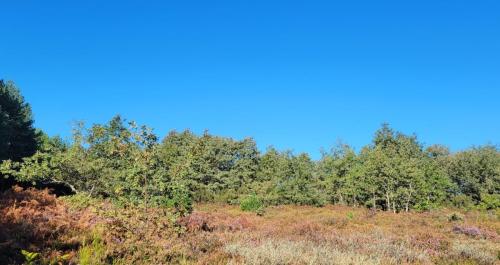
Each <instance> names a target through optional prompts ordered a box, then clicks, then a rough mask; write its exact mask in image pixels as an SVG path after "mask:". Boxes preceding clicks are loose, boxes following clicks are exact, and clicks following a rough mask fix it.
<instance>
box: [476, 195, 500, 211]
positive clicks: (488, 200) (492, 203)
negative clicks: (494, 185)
mask: <svg viewBox="0 0 500 265" xmlns="http://www.w3.org/2000/svg"><path fill="white" fill-rule="evenodd" d="M479 207H480V208H481V209H484V210H495V209H498V208H500V194H487V193H484V194H481V204H479Z"/></svg>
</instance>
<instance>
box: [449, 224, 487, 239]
mask: <svg viewBox="0 0 500 265" xmlns="http://www.w3.org/2000/svg"><path fill="white" fill-rule="evenodd" d="M453 232H455V233H457V234H463V235H466V236H470V237H481V236H482V233H481V230H480V229H479V228H477V227H475V226H455V227H453Z"/></svg>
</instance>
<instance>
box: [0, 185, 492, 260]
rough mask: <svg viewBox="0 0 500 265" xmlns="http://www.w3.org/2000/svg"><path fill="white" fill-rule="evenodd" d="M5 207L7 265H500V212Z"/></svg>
mask: <svg viewBox="0 0 500 265" xmlns="http://www.w3.org/2000/svg"><path fill="white" fill-rule="evenodd" d="M0 200H1V202H2V204H0V212H1V214H2V215H0V223H1V225H2V228H4V229H2V230H1V231H0V255H1V257H3V258H4V259H3V262H4V263H5V264H22V263H23V262H24V261H25V260H24V257H23V256H22V255H21V252H20V251H21V250H25V251H29V252H33V253H40V257H41V258H40V260H38V261H37V262H38V264H50V262H51V261H57V262H58V263H59V264H297V265H298V264H484V265H486V264H499V263H500V260H499V250H500V237H499V236H498V234H499V233H500V222H499V216H498V212H489V213H487V212H478V211H470V212H464V211H457V210H446V209H443V210H438V211H431V212H424V213H416V212H410V213H400V214H393V213H388V212H375V211H370V210H367V209H364V208H354V207H346V206H332V205H328V206H325V207H321V208H317V207H308V206H276V207H269V208H267V209H266V211H265V213H264V214H263V215H262V216H261V215H258V214H256V213H254V212H248V211H243V210H241V209H240V207H239V206H230V205H225V204H199V205H195V210H194V212H193V213H192V214H191V215H189V216H186V217H183V218H178V217H177V216H176V215H175V214H172V213H171V212H169V211H168V210H165V209H145V208H141V207H125V208H124V207H120V206H116V205H114V204H112V203H110V202H107V201H102V200H95V199H92V200H90V199H88V197H86V196H84V195H77V196H75V197H70V198H65V199H58V198H55V197H53V196H51V195H48V194H47V193H46V192H40V191H32V190H30V191H26V190H15V191H9V192H7V193H4V194H3V195H2V196H1V197H0ZM450 216H455V217H456V216H459V217H460V218H455V217H452V218H450ZM47 220H49V221H47ZM63 257H64V258H63ZM58 263H55V264H58ZM2 264H3V263H2Z"/></svg>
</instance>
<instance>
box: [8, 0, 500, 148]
mask: <svg viewBox="0 0 500 265" xmlns="http://www.w3.org/2000/svg"><path fill="white" fill-rule="evenodd" d="M104 2H106V3H104ZM1 12H2V15H1V16H0V32H1V35H2V37H1V41H0V60H1V61H0V78H3V79H9V80H14V81H15V82H16V83H17V84H18V86H19V87H20V88H21V90H22V92H23V94H24V95H25V98H26V99H27V101H29V102H30V103H31V104H32V107H33V111H34V113H35V119H36V126H37V127H40V128H42V129H43V130H45V131H46V132H48V133H49V134H51V135H55V134H61V135H63V136H67V135H69V133H70V129H71V124H72V121H75V120H84V121H86V122H88V123H94V122H104V121H106V120H108V119H110V118H111V117H112V116H113V115H114V114H117V113H120V114H122V115H123V116H124V117H126V118H128V119H132V120H136V121H137V122H139V123H141V124H147V125H149V126H151V127H153V128H155V131H156V132H157V133H158V134H160V135H165V134H166V133H167V132H168V131H169V130H171V129H177V130H182V129H185V128H190V129H192V130H193V131H195V132H197V133H201V132H202V131H203V130H204V129H209V130H210V132H212V133H214V134H217V135H223V136H230V137H234V138H237V139H240V138H243V137H245V136H252V137H254V138H255V139H256V141H257V142H258V144H259V146H260V147H261V148H263V149H264V148H265V147H266V146H268V145H274V146H276V147H277V148H279V149H293V150H295V151H296V152H302V151H306V152H309V153H311V154H312V155H313V157H315V158H318V157H319V149H320V148H321V147H325V148H329V147H330V146H332V145H333V144H335V143H336V141H337V140H338V139H342V140H343V141H345V142H347V143H349V144H352V145H353V146H355V147H356V148H357V149H359V148H360V147H361V146H363V145H365V144H367V143H369V142H370V140H371V137H372V135H373V132H374V131H375V130H376V129H377V128H378V127H379V126H380V124H381V123H382V122H389V123H390V124H391V125H392V126H393V127H395V128H396V129H398V130H401V131H403V132H405V133H413V132H414V133H416V134H417V135H418V136H419V138H420V139H421V140H422V141H423V142H424V143H426V144H432V143H443V144H446V145H448V146H450V147H451V148H452V149H453V150H458V149H462V148H466V147H469V146H471V145H479V144H484V143H488V142H490V143H493V144H498V143H500V1H498V0H490V1H488V0H485V1H461V0H449V1H439V0H425V1H372V0H366V1H270V0H266V1H234V0H233V1H157V2H153V1H115V2H113V1H3V2H2V4H1Z"/></svg>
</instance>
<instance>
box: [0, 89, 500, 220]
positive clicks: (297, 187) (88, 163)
mask: <svg viewBox="0 0 500 265" xmlns="http://www.w3.org/2000/svg"><path fill="white" fill-rule="evenodd" d="M0 147H1V148H0V160H1V161H2V162H1V164H0V174H1V175H3V178H2V181H5V179H6V178H10V179H15V180H16V181H23V182H32V183H36V182H41V181H47V180H53V181H61V182H65V183H68V184H70V185H72V186H73V187H74V188H75V189H76V190H77V191H78V192H85V193H87V194H89V196H94V197H102V198H110V199H112V200H114V201H116V202H118V203H123V204H127V203H134V204H144V203H147V204H153V205H158V206H161V205H165V206H171V207H175V208H176V209H177V210H179V211H189V210H190V208H191V202H193V201H194V202H225V203H238V202H239V201H241V200H242V199H244V198H246V197H248V196H254V197H258V198H259V199H260V200H262V202H264V204H266V205H280V204H299V205H316V206H322V205H325V204H327V203H334V204H345V205H353V206H364V207H369V208H374V209H383V210H386V211H393V212H401V211H410V210H429V209H433V208H437V207H447V206H453V207H461V208H482V209H488V210H489V209H498V208H499V207H500V195H499V194H500V151H499V148H498V147H497V146H494V145H483V146H478V147H472V148H469V149H467V150H463V151H459V152H454V153H452V152H450V151H449V149H448V148H447V147H445V146H442V145H431V146H424V145H423V144H422V143H421V142H420V141H419V140H418V138H417V136H415V135H406V134H403V133H401V132H398V131H396V130H394V129H392V128H391V127H390V126H389V125H388V124H383V125H382V126H381V128H380V129H379V130H377V131H376V132H375V134H374V136H373V139H372V142H371V143H370V144H368V145H366V146H364V147H363V148H362V149H361V150H360V151H355V150H354V149H353V148H352V147H351V146H349V145H347V144H344V143H340V144H338V145H337V146H335V147H334V148H332V149H331V150H330V151H328V152H323V154H322V158H321V159H320V160H318V161H315V160H313V159H311V157H310V156H309V155H308V154H307V153H301V154H295V153H293V152H291V151H280V150H277V149H275V148H272V147H270V148H268V149H267V150H266V151H265V152H260V151H259V149H258V148H257V145H256V143H255V141H254V140H253V139H252V138H246V139H243V140H234V139H232V138H227V137H220V136H215V135H212V134H210V133H208V132H204V133H203V134H202V135H197V134H194V133H193V132H191V131H189V130H186V131H182V132H176V131H172V132H170V133H169V134H168V135H167V136H166V137H164V138H163V139H160V138H159V137H158V136H157V135H156V134H154V133H153V131H152V130H151V129H150V128H148V127H146V126H139V125H137V124H136V123H134V122H129V121H127V120H125V119H123V118H121V117H120V116H116V117H114V118H113V119H111V120H110V121H109V122H108V123H106V124H94V125H92V126H89V127H88V126H85V125H84V124H81V123H80V124H77V125H76V126H75V128H74V129H73V137H72V140H71V141H64V140H62V139H61V138H60V137H49V136H47V135H46V134H44V133H43V132H41V131H37V130H36V129H35V128H34V127H33V120H32V115H31V109H30V108H29V105H28V104H26V103H25V102H24V99H23V97H22V96H21V94H20V93H19V90H18V89H17V88H16V87H15V85H14V84H13V83H12V82H7V83H6V82H3V81H2V82H0Z"/></svg>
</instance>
